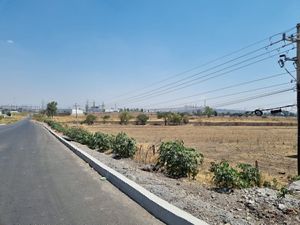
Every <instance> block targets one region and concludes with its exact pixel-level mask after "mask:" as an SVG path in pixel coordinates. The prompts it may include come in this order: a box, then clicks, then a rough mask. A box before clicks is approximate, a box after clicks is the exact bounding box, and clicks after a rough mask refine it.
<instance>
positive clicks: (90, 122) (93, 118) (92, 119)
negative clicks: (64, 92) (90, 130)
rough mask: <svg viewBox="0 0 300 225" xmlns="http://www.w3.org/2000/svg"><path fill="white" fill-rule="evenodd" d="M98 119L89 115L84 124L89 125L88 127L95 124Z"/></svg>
mask: <svg viewBox="0 0 300 225" xmlns="http://www.w3.org/2000/svg"><path fill="white" fill-rule="evenodd" d="M96 119H97V117H96V116H95V115H93V114H89V115H87V116H86V118H85V120H84V121H83V122H84V123H86V124H88V125H92V124H94V123H95V121H96Z"/></svg>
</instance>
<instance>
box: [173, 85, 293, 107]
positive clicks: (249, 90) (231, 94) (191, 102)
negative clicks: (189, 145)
mask: <svg viewBox="0 0 300 225" xmlns="http://www.w3.org/2000/svg"><path fill="white" fill-rule="evenodd" d="M290 84H291V83H290V82H288V83H287V82H285V83H280V84H273V85H269V86H264V87H259V88H254V89H248V90H244V91H238V92H233V93H229V94H226V95H219V96H214V97H210V98H204V99H198V100H194V101H190V102H184V103H181V104H180V103H178V104H177V105H173V106H171V108H175V107H180V106H182V105H188V104H195V103H196V102H199V101H203V100H205V101H207V100H214V99H220V98H226V97H229V96H235V95H241V94H245V93H249V92H255V91H259V90H265V89H268V88H274V87H279V86H284V85H290Z"/></svg>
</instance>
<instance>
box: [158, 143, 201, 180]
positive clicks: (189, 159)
mask: <svg viewBox="0 0 300 225" xmlns="http://www.w3.org/2000/svg"><path fill="white" fill-rule="evenodd" d="M202 162H203V155H202V154H201V153H198V152H197V151H196V150H195V149H193V148H186V147H185V146H184V144H183V141H169V142H163V143H162V144H161V146H160V148H159V164H160V165H161V166H163V167H164V168H165V169H166V173H167V174H168V176H170V177H173V178H180V177H187V176H188V177H190V176H192V178H193V179H194V178H195V176H196V175H197V173H198V172H199V171H198V166H199V165H200V164H202Z"/></svg>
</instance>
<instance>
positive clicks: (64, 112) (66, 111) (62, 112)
mask: <svg viewBox="0 0 300 225" xmlns="http://www.w3.org/2000/svg"><path fill="white" fill-rule="evenodd" d="M76 111H77V115H78V116H80V115H83V114H84V111H83V109H81V108H77V110H76V109H71V108H69V109H57V114H58V115H72V116H76Z"/></svg>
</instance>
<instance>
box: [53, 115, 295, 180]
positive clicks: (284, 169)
mask: <svg viewBox="0 0 300 225" xmlns="http://www.w3.org/2000/svg"><path fill="white" fill-rule="evenodd" d="M84 118H85V117H80V118H78V122H80V121H82V120H84ZM112 118H113V120H117V117H116V116H113V117H112ZM55 119H56V120H57V121H60V122H66V123H68V124H69V125H73V126H74V121H75V118H74V117H71V116H65V117H56V118H55ZM151 119H152V120H155V119H156V118H155V117H154V116H153V115H152V116H151ZM97 120H98V121H99V122H100V121H102V119H101V117H98V119H97ZM194 120H205V121H214V122H215V121H222V122H224V121H230V120H234V121H237V120H240V121H242V122H245V121H246V122H251V121H256V122H266V121H268V122H269V121H274V122H286V121H288V122H292V123H294V122H295V119H285V118H260V117H249V118H227V117H216V118H205V117H201V118H195V119H194ZM78 124H79V123H78ZM80 126H83V127H84V128H86V129H87V130H89V131H92V132H96V131H101V132H104V133H109V134H117V133H118V132H121V131H123V132H125V133H127V134H128V135H129V136H131V137H133V138H135V139H136V140H137V142H138V145H139V146H138V152H137V154H136V156H135V160H136V161H139V162H143V163H151V162H154V161H155V159H156V158H157V145H158V144H159V143H160V142H162V141H166V140H174V139H181V140H183V141H184V142H185V144H186V146H190V147H194V148H196V149H198V150H199V151H200V152H202V153H203V154H204V157H205V160H204V164H203V166H202V167H203V168H202V170H201V171H202V172H200V173H199V175H198V179H200V180H201V181H204V182H206V181H207V182H208V180H209V177H210V176H211V174H210V173H209V172H208V168H209V167H210V162H212V161H220V160H222V159H225V160H228V161H229V162H232V163H237V162H244V163H250V164H254V163H255V161H258V164H259V167H260V169H261V171H262V172H263V174H264V176H265V177H266V179H270V177H275V178H276V179H277V180H278V181H280V182H283V183H285V182H286V181H287V179H288V176H293V175H295V174H296V127H295V126H195V125H193V124H189V125H182V126H153V125H146V126H137V125H118V124H102V123H97V124H95V125H92V126H88V125H80ZM153 145H155V146H156V147H153Z"/></svg>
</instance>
